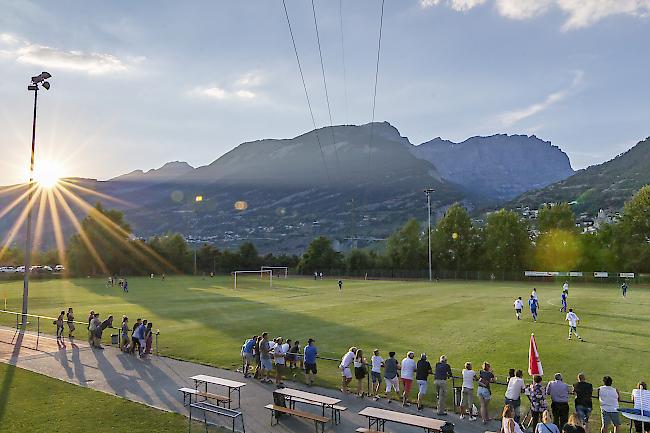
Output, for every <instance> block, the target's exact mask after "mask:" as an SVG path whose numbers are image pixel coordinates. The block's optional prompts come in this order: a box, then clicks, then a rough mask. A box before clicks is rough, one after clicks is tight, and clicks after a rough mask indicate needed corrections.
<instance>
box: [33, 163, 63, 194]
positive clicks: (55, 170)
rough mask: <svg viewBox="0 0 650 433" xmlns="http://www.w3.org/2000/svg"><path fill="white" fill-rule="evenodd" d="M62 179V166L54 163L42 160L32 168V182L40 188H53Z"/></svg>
mask: <svg viewBox="0 0 650 433" xmlns="http://www.w3.org/2000/svg"><path fill="white" fill-rule="evenodd" d="M61 177H63V166H62V165H61V164H60V163H59V162H56V161H52V160H43V161H39V162H38V163H37V164H36V165H35V166H34V181H35V182H36V183H37V184H38V185H39V186H40V187H42V188H47V189H51V188H54V187H55V186H56V185H57V184H58V183H59V180H61Z"/></svg>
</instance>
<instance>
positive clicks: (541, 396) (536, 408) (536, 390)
mask: <svg viewBox="0 0 650 433" xmlns="http://www.w3.org/2000/svg"><path fill="white" fill-rule="evenodd" d="M526 394H527V395H528V397H529V398H530V414H531V417H532V419H533V420H532V424H533V425H535V426H536V425H537V423H539V420H540V419H542V414H543V413H544V412H545V411H546V410H547V409H548V405H547V404H546V388H545V387H544V386H543V385H542V376H539V375H535V376H534V377H533V383H532V384H531V385H530V386H529V387H528V389H527V390H526ZM542 433H544V432H542ZM545 433H548V432H545Z"/></svg>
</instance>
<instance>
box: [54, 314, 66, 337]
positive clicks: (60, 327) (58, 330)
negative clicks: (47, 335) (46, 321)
mask: <svg viewBox="0 0 650 433" xmlns="http://www.w3.org/2000/svg"><path fill="white" fill-rule="evenodd" d="M64 316H65V311H61V313H60V314H59V317H57V318H56V320H55V321H54V324H55V325H56V339H57V341H59V340H63V329H64V328H63V318H64Z"/></svg>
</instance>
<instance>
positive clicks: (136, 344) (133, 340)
mask: <svg viewBox="0 0 650 433" xmlns="http://www.w3.org/2000/svg"><path fill="white" fill-rule="evenodd" d="M140 326H142V319H140V318H138V319H137V320H136V321H135V323H134V324H133V329H131V349H130V350H129V352H130V353H131V354H133V353H135V349H136V347H137V348H138V354H139V353H140V351H141V350H142V347H140V340H139V339H138V338H137V337H136V336H135V333H136V331H137V330H138V328H139V327H140Z"/></svg>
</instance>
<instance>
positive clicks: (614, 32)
mask: <svg viewBox="0 0 650 433" xmlns="http://www.w3.org/2000/svg"><path fill="white" fill-rule="evenodd" d="M314 5H315V10H316V17H317V24H318V30H319V37H320V43H321V47H322V55H323V67H324V70H325V77H326V83H327V88H328V96H329V100H330V107H331V113H332V122H333V123H334V124H363V123H367V122H369V121H370V120H371V119H372V105H373V86H374V78H375V67H376V56H377V44H378V33H379V18H380V10H381V0H341V1H340V2H339V1H337V0H314ZM286 6H287V11H288V13H289V17H290V21H291V25H292V28H293V32H294V36H295V41H296V45H297V50H298V57H299V59H300V62H301V65H302V68H303V71H304V74H305V82H306V85H307V89H308V94H309V97H310V100H311V103H312V107H313V110H314V116H315V122H316V125H317V126H318V127H322V126H327V125H329V124H330V119H329V115H328V109H327V104H326V97H325V92H324V86H323V78H322V75H321V74H322V72H321V64H320V60H319V53H318V45H317V39H316V32H315V26H314V17H313V11H312V3H311V2H310V1H309V0H286ZM341 22H342V26H341ZM649 42H650V0H399V1H398V0H386V1H385V10H384V21H383V33H382V44H381V56H380V63H379V75H378V82H377V96H376V113H375V120H377V121H388V122H390V123H391V124H393V125H394V126H396V127H397V128H398V129H399V130H400V132H401V134H402V135H404V136H406V137H408V138H409V139H410V140H411V142H412V143H414V144H419V143H421V142H424V141H428V140H430V139H432V138H435V137H438V136H440V137H442V138H446V139H450V140H454V141H462V140H464V139H466V138H468V137H471V136H475V135H490V134H496V133H508V134H529V135H530V134H535V135H537V136H538V137H540V138H542V139H544V140H549V141H551V142H552V143H553V144H555V145H557V146H559V147H560V148H561V149H562V150H564V151H565V152H566V153H567V154H568V155H569V157H570V160H571V163H572V165H573V167H574V168H576V169H578V168H583V167H586V166H588V165H591V164H597V163H600V162H603V161H605V160H608V159H611V158H612V157H614V156H616V155H617V154H619V153H621V152H624V151H625V150H627V149H628V148H630V147H631V146H633V145H634V144H635V143H636V142H638V141H640V140H642V139H644V138H645V137H647V136H650V105H649V104H648V101H649V100H650V85H648V73H649V71H650V56H649V55H648V54H649V50H648V47H649V45H648V43H649ZM41 71H48V72H50V73H51V74H52V76H53V77H52V78H51V79H50V82H51V85H52V87H51V89H50V90H49V91H41V92H39V95H38V97H39V100H38V124H37V140H36V141H37V166H38V164H39V162H40V161H59V162H61V163H62V164H63V173H62V174H64V175H66V176H82V177H90V178H98V179H107V178H111V177H113V176H117V175H119V174H122V173H126V172H129V171H131V170H134V169H145V170H146V169H150V168H157V167H159V166H161V165H163V164H164V163H165V162H168V161H176V160H180V161H187V162H189V163H190V164H192V165H194V166H199V165H205V164H209V163H210V162H212V161H213V160H215V159H216V158H218V157H219V156H220V155H222V154H224V153H225V152H227V151H229V150H230V149H232V148H233V147H235V146H236V145H238V144H239V143H242V142H245V141H250V140H256V139H263V138H289V137H294V136H296V135H299V134H301V133H304V132H306V131H308V130H311V129H312V127H313V125H312V120H311V117H310V114H309V111H308V106H307V103H306V101H305V94H304V90H303V87H302V82H301V80H300V75H299V72H298V66H297V63H296V58H295V55H294V51H293V46H292V43H291V38H290V34H289V30H288V26H287V21H286V17H285V14H284V9H283V4H282V0H247V1H234V2H233V1H225V0H220V1H215V0H211V1H194V2H177V1H165V0H158V1H156V2H152V1H139V2H133V1H120V0H115V1H110V2H106V1H101V2H100V1H94V0H86V1H83V2H79V1H69V0H60V1H57V2H55V3H52V2H44V1H43V2H35V1H30V0H0V151H1V152H2V158H1V159H0V184H10V183H15V182H20V181H24V180H26V176H27V175H26V173H27V165H28V161H29V146H30V140H31V121H32V105H33V93H31V92H28V91H27V84H28V82H29V78H30V77H31V76H33V75H37V74H39V73H40V72H41ZM260 157H263V155H261V156H260Z"/></svg>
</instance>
